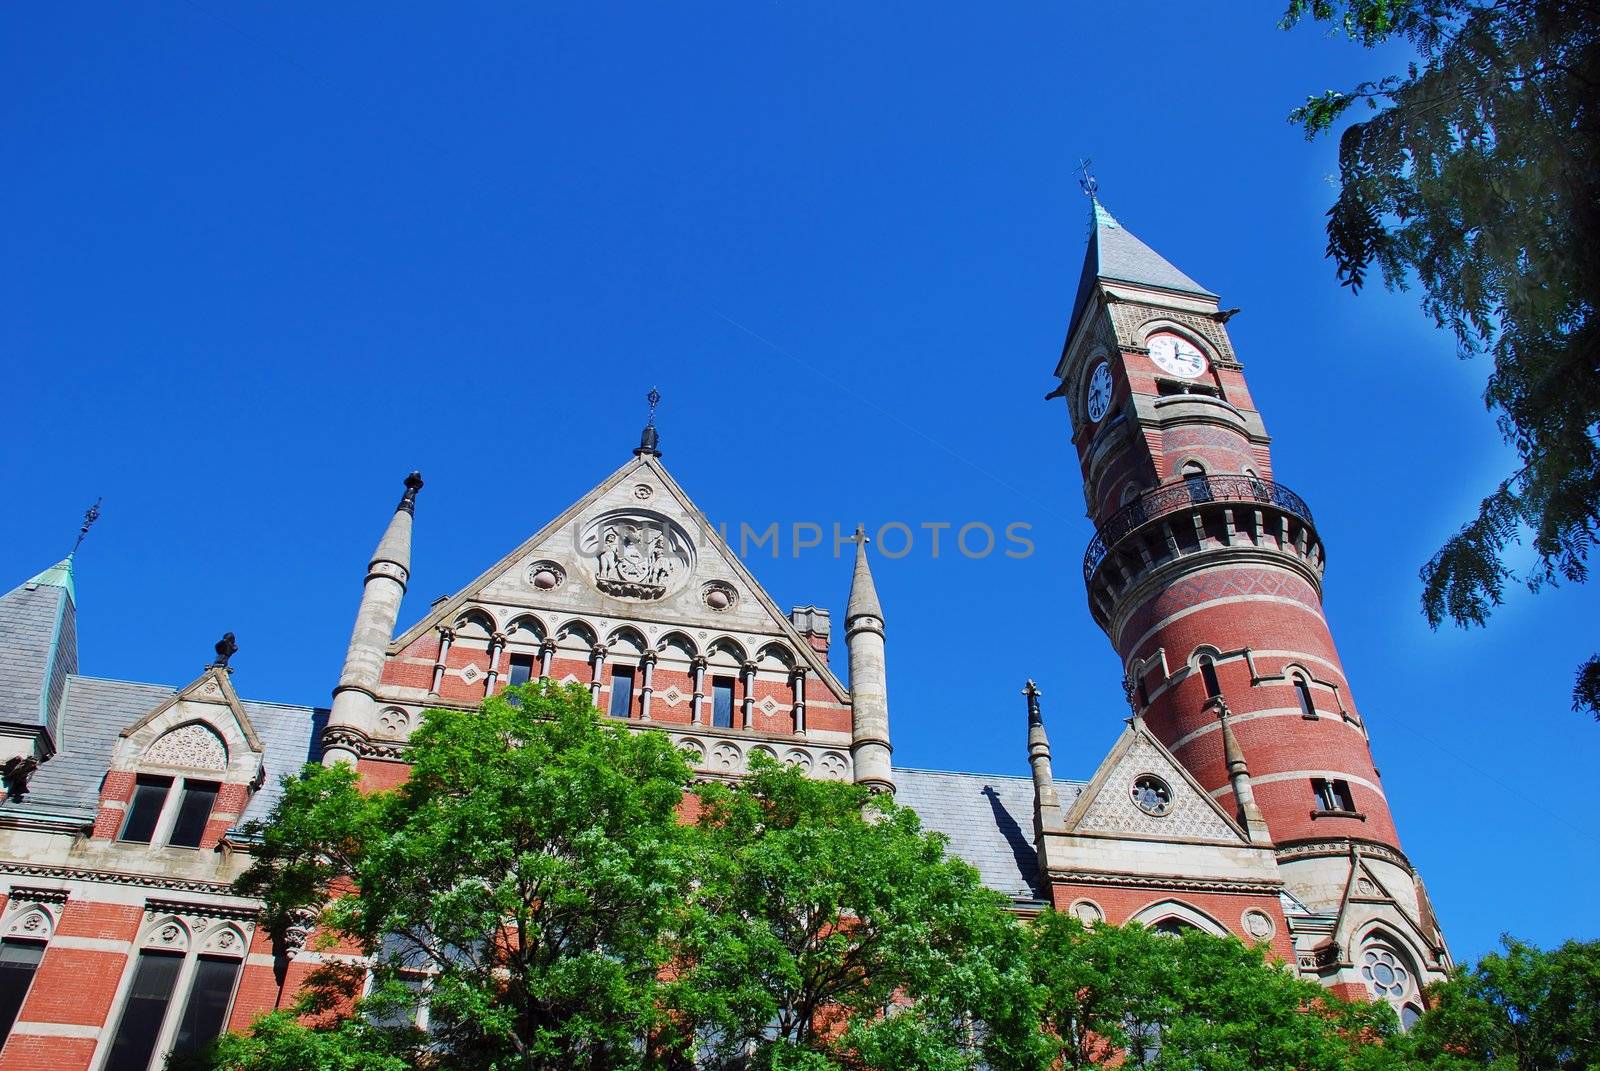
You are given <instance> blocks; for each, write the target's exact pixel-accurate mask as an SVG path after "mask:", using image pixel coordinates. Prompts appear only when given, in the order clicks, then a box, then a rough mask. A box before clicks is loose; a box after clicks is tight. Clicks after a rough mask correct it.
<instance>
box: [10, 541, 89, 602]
mask: <svg viewBox="0 0 1600 1071" xmlns="http://www.w3.org/2000/svg"><path fill="white" fill-rule="evenodd" d="M22 586H23V587H24V588H26V589H27V590H29V591H32V590H34V589H35V588H60V589H61V590H62V591H65V592H66V593H67V598H69V599H71V600H72V603H73V605H74V606H76V605H77V603H78V589H77V584H76V582H75V580H74V577H73V571H72V555H70V554H68V555H67V556H66V557H65V558H62V559H61V560H60V561H58V562H56V563H55V564H54V565H52V566H51V567H50V568H48V569H46V570H45V571H44V572H42V573H40V574H39V575H38V576H35V577H34V578H33V579H31V580H29V581H28V582H27V583H26V584H24V585H22Z"/></svg>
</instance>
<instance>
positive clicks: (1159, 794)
mask: <svg viewBox="0 0 1600 1071" xmlns="http://www.w3.org/2000/svg"><path fill="white" fill-rule="evenodd" d="M1133 802H1134V803H1135V804H1137V805H1138V807H1139V809H1140V810H1141V811H1143V812H1145V813H1146V814H1153V815H1157V816H1159V815H1163V814H1166V813H1167V812H1168V811H1170V810H1172V789H1171V787H1169V786H1168V785H1167V783H1166V782H1165V781H1163V780H1161V778H1159V777H1157V776H1155V775H1154V774H1145V775H1143V776H1142V777H1139V778H1137V779H1136V780H1135V781H1134V782H1133Z"/></svg>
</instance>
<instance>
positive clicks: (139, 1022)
mask: <svg viewBox="0 0 1600 1071" xmlns="http://www.w3.org/2000/svg"><path fill="white" fill-rule="evenodd" d="M182 966H183V956H182V954H180V953H177V952H157V951H154V950H147V951H144V952H140V953H139V962H138V965H137V966H135V967H134V970H133V984H132V985H131V986H129V987H128V997H127V1000H126V1001H125V1002H124V1003H123V1005H122V1018H121V1020H120V1021H118V1023H117V1033H116V1036H115V1039H114V1040H113V1041H112V1042H111V1055H110V1057H109V1058H108V1059H107V1060H106V1066H105V1071H145V1069H146V1068H147V1067H149V1066H150V1057H151V1056H153V1055H155V1048H156V1038H157V1037H158V1036H159V1035H160V1033H161V1024H162V1021H163V1020H165V1019H166V1017H167V1005H168V1004H170V1003H172V989H173V986H175V985H176V984H177V982H178V968H180V967H182Z"/></svg>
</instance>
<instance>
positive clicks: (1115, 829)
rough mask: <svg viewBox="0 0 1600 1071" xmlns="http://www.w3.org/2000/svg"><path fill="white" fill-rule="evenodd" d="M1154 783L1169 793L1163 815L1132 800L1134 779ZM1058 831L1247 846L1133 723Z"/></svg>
mask: <svg viewBox="0 0 1600 1071" xmlns="http://www.w3.org/2000/svg"><path fill="white" fill-rule="evenodd" d="M1148 776H1154V777H1157V778H1159V779H1160V780H1161V781H1162V782H1163V783H1164V784H1165V785H1166V786H1167V787H1168V789H1169V790H1170V799H1169V800H1168V802H1167V807H1166V810H1165V812H1164V813H1161V814H1152V813H1151V812H1150V811H1148V810H1145V809H1143V808H1141V807H1140V806H1139V805H1138V803H1137V802H1135V799H1134V794H1133V790H1134V786H1135V784H1136V783H1137V782H1138V781H1139V779H1140V778H1143V777H1148ZM1062 825H1063V832H1066V833H1080V834H1110V835H1114V836H1133V837H1150V838H1155V839H1160V840H1173V839H1183V840H1200V841H1211V842H1214V843H1219V844H1229V845H1232V844H1249V838H1248V837H1246V836H1245V834H1244V831H1243V830H1241V829H1240V828H1239V826H1238V824H1237V823H1236V822H1235V821H1234V820H1233V819H1232V818H1230V817H1229V816H1228V814H1227V812H1225V811H1224V810H1223V809H1222V808H1221V807H1220V806H1219V805H1218V804H1217V802H1216V800H1214V799H1212V798H1211V796H1210V795H1209V794H1208V793H1207V792H1206V791H1205V789H1204V788H1202V787H1201V786H1200V784H1199V782H1197V781H1196V780H1195V779H1194V777H1193V776H1192V775H1191V774H1190V773H1189V771H1187V770H1186V769H1184V767H1183V765H1182V764H1181V763H1179V762H1178V760H1177V759H1175V758H1173V756H1172V752H1170V751H1168V750H1167V749H1166V748H1165V747H1163V746H1162V745H1161V741H1159V740H1157V739H1156V738H1155V737H1154V736H1153V735H1151V733H1150V730H1149V729H1147V728H1145V725H1144V722H1143V721H1142V720H1140V719H1137V718H1136V719H1134V720H1133V721H1132V722H1131V723H1130V724H1129V726H1128V728H1127V729H1125V730H1124V731H1123V733H1122V736H1121V738H1120V739H1119V740H1118V741H1117V744H1116V746H1115V747H1113V748H1112V749H1111V753H1110V754H1109V755H1107V756H1106V758H1105V761H1104V762H1102V763H1101V764H1100V769H1099V770H1098V771H1096V772H1095V775H1094V777H1093V778H1092V779H1091V780H1090V782H1089V786H1088V787H1087V788H1085V789H1084V790H1083V794H1082V795H1081V796H1079V797H1078V801H1077V803H1076V804H1074V805H1073V807H1072V810H1070V811H1069V812H1068V813H1067V816H1066V818H1065V819H1064V821H1063V823H1062Z"/></svg>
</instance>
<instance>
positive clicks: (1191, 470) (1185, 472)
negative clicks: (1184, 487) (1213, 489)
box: [1178, 460, 1206, 480]
mask: <svg viewBox="0 0 1600 1071" xmlns="http://www.w3.org/2000/svg"><path fill="white" fill-rule="evenodd" d="M1178 475H1179V476H1182V477H1183V478H1184V479H1186V480H1193V479H1201V480H1203V479H1205V478H1206V467H1205V466H1204V465H1202V464H1200V462H1198V461H1194V460H1189V461H1185V462H1184V463H1183V468H1182V469H1180V470H1179V471H1178Z"/></svg>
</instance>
